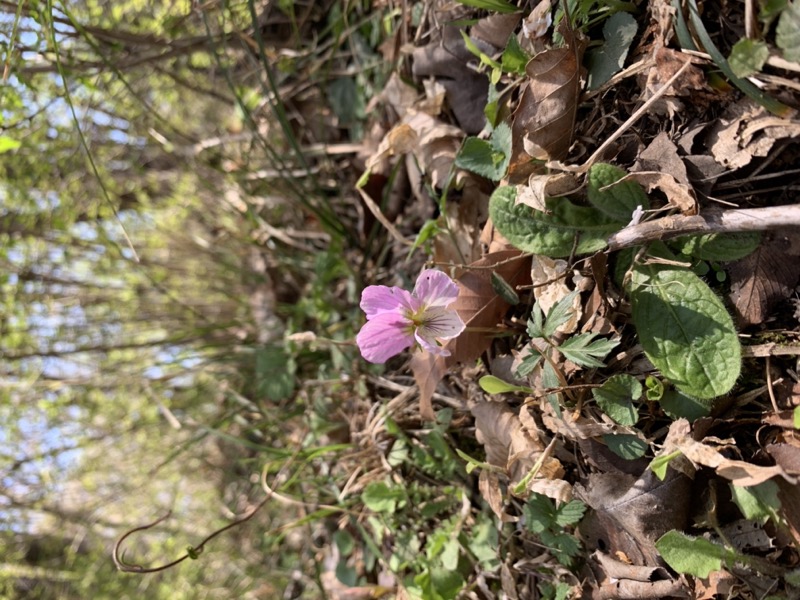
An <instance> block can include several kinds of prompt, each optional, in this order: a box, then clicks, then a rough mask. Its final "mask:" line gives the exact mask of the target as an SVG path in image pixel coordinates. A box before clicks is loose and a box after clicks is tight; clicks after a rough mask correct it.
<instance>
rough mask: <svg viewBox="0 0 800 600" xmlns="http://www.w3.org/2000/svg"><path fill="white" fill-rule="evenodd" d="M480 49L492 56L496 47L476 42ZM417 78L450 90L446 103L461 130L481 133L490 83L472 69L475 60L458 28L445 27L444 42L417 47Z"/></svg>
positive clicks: (415, 65)
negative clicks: (434, 80)
mask: <svg viewBox="0 0 800 600" xmlns="http://www.w3.org/2000/svg"><path fill="white" fill-rule="evenodd" d="M473 42H474V43H475V45H476V46H478V48H480V49H481V51H483V52H486V53H487V54H490V55H491V54H492V51H493V47H492V46H491V45H489V44H486V43H485V42H484V41H482V40H479V39H473ZM412 60H413V64H412V72H413V74H414V77H415V78H418V79H422V78H427V77H436V78H437V79H438V81H439V83H440V84H441V85H442V86H444V88H445V89H446V90H447V103H448V104H449V105H450V108H451V109H452V110H453V114H454V115H455V117H456V120H457V121H458V124H459V125H460V126H461V128H462V129H463V130H464V131H465V132H466V133H468V134H470V135H475V134H477V133H479V132H480V131H481V130H482V129H483V126H484V124H485V123H486V116H485V115H484V113H483V109H484V107H485V106H486V99H487V95H488V92H489V80H488V79H487V77H486V75H484V74H483V73H478V72H476V71H474V70H472V69H471V68H470V66H469V63H470V62H472V61H475V60H476V59H475V57H474V56H473V55H472V53H471V52H470V51H469V50H468V49H467V47H466V44H465V43H464V39H463V38H462V37H461V33H460V30H459V28H458V27H456V26H453V25H445V26H443V28H442V30H441V39H439V40H435V41H432V42H431V43H429V44H428V45H426V46H423V47H420V48H416V49H415V50H414V52H413V54H412Z"/></svg>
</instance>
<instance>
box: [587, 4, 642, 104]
mask: <svg viewBox="0 0 800 600" xmlns="http://www.w3.org/2000/svg"><path fill="white" fill-rule="evenodd" d="M603 37H604V38H605V41H604V42H603V45H602V46H600V48H598V49H596V50H594V51H593V52H591V53H590V54H589V67H588V71H589V73H588V77H587V85H588V86H589V89H590V90H594V89H597V88H599V87H600V86H601V85H603V84H604V83H605V82H606V81H608V80H609V79H611V77H612V76H613V75H614V74H616V73H617V72H619V71H620V70H621V69H622V66H623V65H624V64H625V57H626V56H628V49H629V48H630V46H631V42H633V39H634V38H635V37H636V19H634V18H633V17H632V16H631V15H630V14H628V13H626V12H618V13H615V14H613V15H611V16H610V17H609V18H608V19H606V22H605V24H604V25H603Z"/></svg>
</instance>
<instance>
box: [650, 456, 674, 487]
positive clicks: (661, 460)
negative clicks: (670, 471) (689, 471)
mask: <svg viewBox="0 0 800 600" xmlns="http://www.w3.org/2000/svg"><path fill="white" fill-rule="evenodd" d="M680 455H681V451H680V450H676V451H675V452H670V453H669V454H662V455H661V456H656V457H655V458H654V459H653V460H652V461H651V462H650V465H649V467H650V470H651V471H652V472H653V473H655V474H656V477H658V478H659V479H660V480H661V481H664V477H666V476H667V467H668V466H669V463H671V462H672V459H673V458H677V457H678V456H680Z"/></svg>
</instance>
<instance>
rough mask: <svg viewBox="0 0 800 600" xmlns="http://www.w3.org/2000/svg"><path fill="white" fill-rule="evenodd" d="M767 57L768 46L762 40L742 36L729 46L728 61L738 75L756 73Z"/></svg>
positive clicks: (743, 75)
mask: <svg viewBox="0 0 800 600" xmlns="http://www.w3.org/2000/svg"><path fill="white" fill-rule="evenodd" d="M767 58H769V48H768V47H767V43H766V42H765V41H763V40H751V39H749V38H742V39H741V40H739V41H738V42H736V43H735V44H734V45H733V48H731V55H730V56H729V57H728V63H729V64H730V66H731V70H732V71H733V72H734V73H735V74H736V75H738V76H739V77H749V76H750V75H752V74H753V73H758V72H759V71H761V68H762V67H763V66H764V63H765V62H767Z"/></svg>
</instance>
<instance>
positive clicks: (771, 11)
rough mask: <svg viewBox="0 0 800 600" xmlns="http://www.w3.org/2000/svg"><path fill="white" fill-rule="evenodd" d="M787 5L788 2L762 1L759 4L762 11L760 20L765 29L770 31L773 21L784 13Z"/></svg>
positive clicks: (759, 15) (777, 0)
mask: <svg viewBox="0 0 800 600" xmlns="http://www.w3.org/2000/svg"><path fill="white" fill-rule="evenodd" d="M787 4H788V0H761V2H759V5H760V6H761V9H760V10H759V11H758V18H759V19H760V20H761V23H762V24H763V25H764V29H769V26H770V24H771V23H772V21H774V20H775V17H777V16H778V15H780V14H781V13H782V12H783V10H784V9H785V8H786V5H787Z"/></svg>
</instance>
